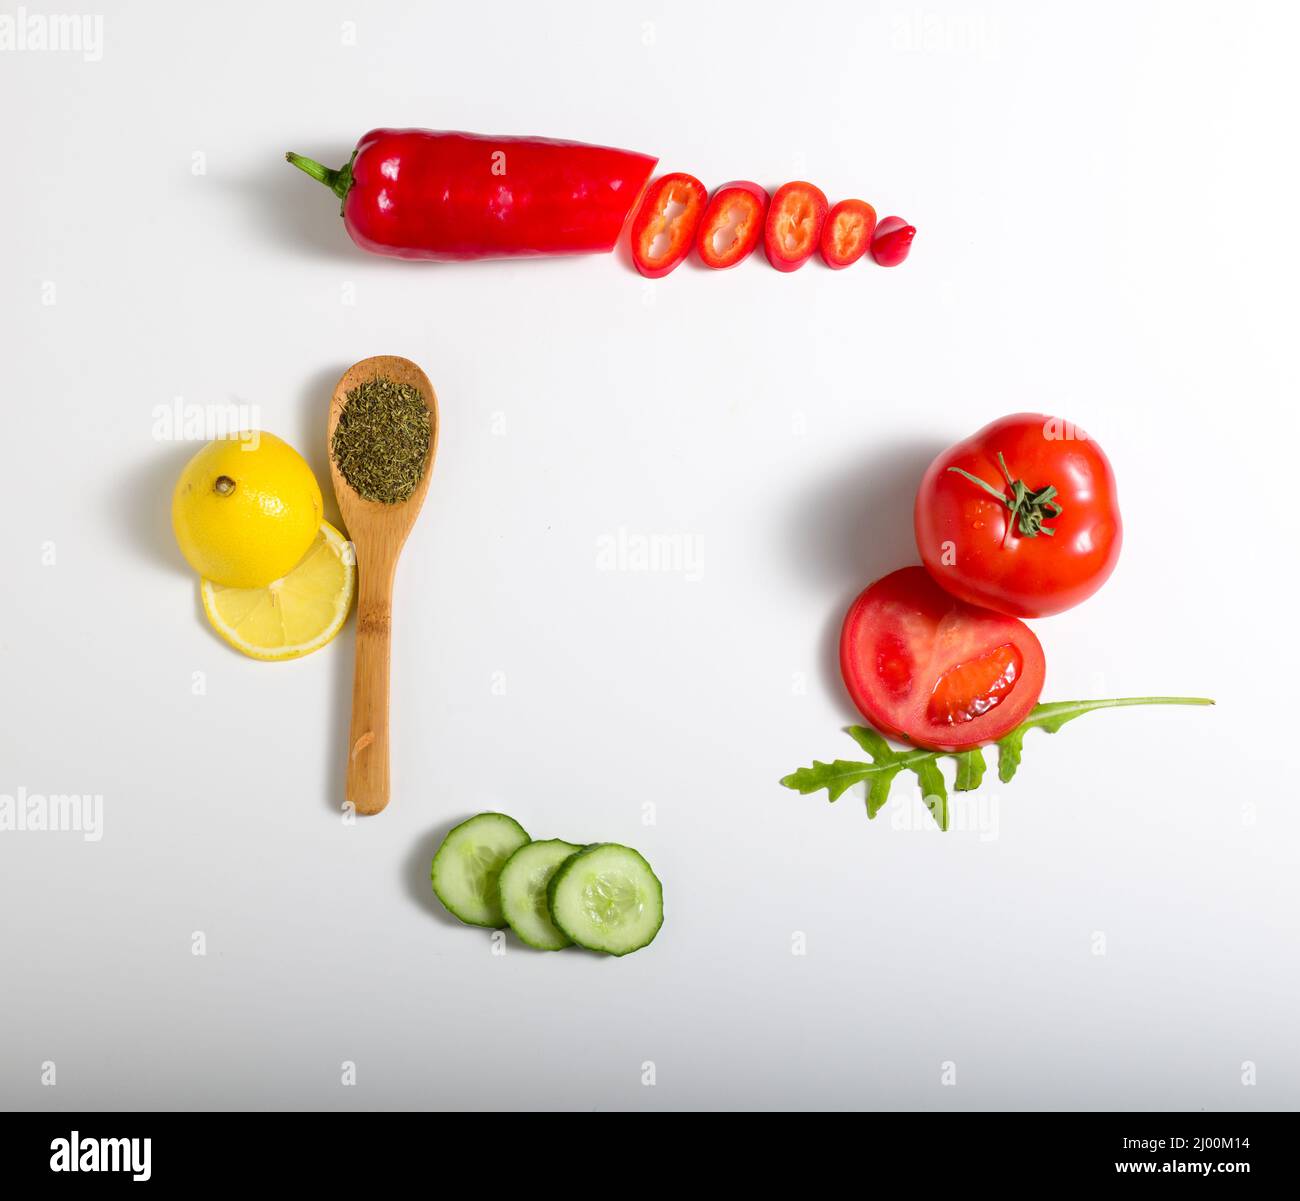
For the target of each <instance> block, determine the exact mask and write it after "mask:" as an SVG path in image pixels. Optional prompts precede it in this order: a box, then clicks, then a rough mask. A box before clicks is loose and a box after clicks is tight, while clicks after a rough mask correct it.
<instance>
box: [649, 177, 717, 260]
mask: <svg viewBox="0 0 1300 1201" xmlns="http://www.w3.org/2000/svg"><path fill="white" fill-rule="evenodd" d="M708 198H709V193H708V191H707V190H706V189H705V187H704V185H703V184H702V183H700V181H699V180H698V179H696V178H695V176H694V175H687V174H685V173H684V172H681V171H677V172H674V173H673V174H672V175H661V176H660V177H659V178H658V179H656V180H655V181H654V183H652V184H651V185H650V186H649V187H648V188H647V189H646V194H645V199H644V200H642V201H641V207H640V208H639V209H637V213H636V216H635V217H633V218H632V262H633V263H635V264H636V269H637V270H638V271H640V272H641V274H642V275H644V276H645V277H646V278H647V279H659V278H660V277H662V276H665V275H667V274H668V272H670V271H672V270H675V269H676V267H677V265H678V264H679V263H681V261H682V260H683V259H684V258H686V256H687V255H688V254H690V252H691V246H692V245H693V244H694V242H695V229H696V227H697V226H698V225H699V223H700V217H701V216H702V215H703V213H704V205H705V203H706V201H707V200H708Z"/></svg>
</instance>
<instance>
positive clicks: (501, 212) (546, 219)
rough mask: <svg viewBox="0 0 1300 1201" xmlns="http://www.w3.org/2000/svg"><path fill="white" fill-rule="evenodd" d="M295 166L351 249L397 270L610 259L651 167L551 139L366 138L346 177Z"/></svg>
mask: <svg viewBox="0 0 1300 1201" xmlns="http://www.w3.org/2000/svg"><path fill="white" fill-rule="evenodd" d="M286 157H287V158H288V160H289V162H291V163H293V165H294V166H295V167H299V168H301V169H302V170H303V171H306V172H307V174H308V175H310V176H311V177H312V178H313V179H317V180H320V182H321V183H323V184H325V185H326V186H327V187H329V188H331V189H332V190H333V191H334V192H335V193H336V194H337V195H338V197H339V198H340V199H341V200H342V201H343V209H342V211H343V224H344V226H345V227H346V228H347V231H348V233H349V234H350V235H351V237H352V240H353V241H354V242H355V243H356V244H357V245H358V246H360V247H361V248H362V249H363V250H371V251H374V252H375V253H376V254H388V255H393V256H395V257H397V258H402V259H436V260H439V261H457V260H462V259H486V258H508V257H512V256H515V255H539V254H582V253H589V252H590V253H598V252H601V251H610V250H613V248H614V244H615V243H616V242H617V241H618V237H619V234H620V233H621V232H622V230H623V226H624V225H625V224H626V222H627V215H628V213H629V212H630V211H631V210H632V207H633V206H634V205H635V204H636V202H637V198H638V197H639V196H640V195H641V190H642V188H644V187H645V183H646V180H647V179H649V178H650V172H651V171H653V170H654V166H655V163H656V161H657V160H656V159H654V158H651V157H650V156H649V155H645V154H636V153H634V152H633V151H630V150H614V149H611V148H610V147H607V146H588V145H586V144H584V143H582V142H561V141H556V140H554V139H552V138H517V137H500V138H494V137H486V136H483V135H481V134H472V133H458V132H454V131H443V130H428V129H375V130H371V132H370V133H368V134H366V135H365V137H363V138H362V139H361V141H360V142H358V143H357V148H356V150H354V151H353V152H352V159H351V161H350V162H349V163H348V165H347V166H346V167H343V168H341V169H340V170H338V171H331V170H330V169H329V168H327V167H322V166H321V164H320V163H317V162H315V161H313V160H312V159H309V158H303V157H302V156H301V155H298V154H289V155H287V156H286Z"/></svg>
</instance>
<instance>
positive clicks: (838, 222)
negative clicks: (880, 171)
mask: <svg viewBox="0 0 1300 1201" xmlns="http://www.w3.org/2000/svg"><path fill="white" fill-rule="evenodd" d="M875 228H876V210H875V209H873V208H872V207H871V205H869V204H868V203H867V202H866V201H865V200H841V201H840V202H839V204H837V205H836V206H835V207H834V208H833V209H831V211H830V212H829V213H827V214H826V223H825V224H824V225H823V226H822V243H821V249H822V259H823V260H824V261H825V263H826V266H828V267H830V268H832V269H833V270H835V271H842V270H843V269H844V268H845V267H851V266H852V265H853V264H854V263H856V262H857V261H858V259H860V258H861V257H862V256H863V255H864V254H866V253H867V248H868V247H869V246H870V245H871V235H872V233H873V232H874V230H875Z"/></svg>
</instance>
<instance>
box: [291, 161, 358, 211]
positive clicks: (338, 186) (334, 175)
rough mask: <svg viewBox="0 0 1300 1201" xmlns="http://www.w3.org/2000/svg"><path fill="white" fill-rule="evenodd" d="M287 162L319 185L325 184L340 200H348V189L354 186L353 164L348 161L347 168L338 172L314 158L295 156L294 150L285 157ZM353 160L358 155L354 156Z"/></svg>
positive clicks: (342, 168) (341, 168)
mask: <svg viewBox="0 0 1300 1201" xmlns="http://www.w3.org/2000/svg"><path fill="white" fill-rule="evenodd" d="M284 157H285V161H286V162H290V163H292V164H293V165H294V166H295V167H297V168H298V170H299V171H305V172H306V173H307V174H308V175H310V176H311V177H312V179H314V180H316V181H317V182H318V183H323V184H324V185H325V186H326V187H327V188H329V190H330V191H331V192H333V193H334V195H335V196H337V197H338V198H339V199H340V200H344V199H346V198H347V194H348V189H349V188H350V187H351V186H352V162H351V160H349V161H348V165H347V166H346V167H340V168H339V169H338V170H337V171H333V170H331V169H330V168H329V167H326V166H324V165H322V164H321V163H318V162H317V161H316V160H315V159H314V158H307V156H306V155H303V154H294V152H293V151H292V150H290V151H289V153H288V154H286V155H285V156H284ZM352 157H353V158H356V155H355V154H353V156H352Z"/></svg>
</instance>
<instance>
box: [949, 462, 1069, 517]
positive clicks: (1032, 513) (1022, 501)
mask: <svg viewBox="0 0 1300 1201" xmlns="http://www.w3.org/2000/svg"><path fill="white" fill-rule="evenodd" d="M998 466H999V467H1001V468H1002V475H1003V477H1004V478H1005V479H1006V481H1007V487H1008V488H1010V489H1011V495H1010V496H1008V495H1007V494H1006V493H1005V492H1002V491H1000V490H999V489H997V488H995V487H994V486H993V485H992V484H990V483H987V482H986V481H984V480H982V479H980V477H979V476H977V475H971V473H970V472H969V471H964V470H962V468H960V467H949V468H948V470H949V471H955V472H956V473H957V474H958V475H964V476H965V477H966V478H967V479H968V480H970V482H971V483H972V484H978V485H979V486H980V487H981V488H983V489H984V491H985V492H987V493H988V494H989V495H990V496H992V497H994V498H995V499H997V500H1000V501H1001V502H1002V503H1003V504H1004V505H1006V506H1007V508H1008V509H1010V510H1011V516H1012V517H1013V518H1015V520H1016V526H1017V528H1018V529H1019V530H1020V533H1021V535H1022V536H1023V537H1025V538H1037V537H1038V535H1039V534H1048V535H1054V534H1055V533H1056V531H1055V530H1054V529H1052V527H1051V526H1050V525H1044V524H1043V522H1044V521H1047V520H1048V519H1049V518H1052V517H1060V515H1061V514H1062V513H1063V512H1064V511H1065V510H1064V509H1063V508H1062V507H1061V502H1060V501H1059V500H1057V499H1056V486H1055V485H1054V484H1048V485H1047V487H1046V488H1039V489H1038V491H1037V492H1032V491H1030V489H1029V485H1028V484H1026V483H1025V481H1024V480H1017V479H1013V478H1012V476H1011V472H1009V471H1008V470H1007V461H1006V459H1004V458H1003V457H1002V452H1001V451H998ZM1010 532H1011V525H1010V523H1008V524H1007V531H1006V534H1003V538H1004V539H1005V538H1006V536H1007V534H1009V533H1010Z"/></svg>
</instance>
